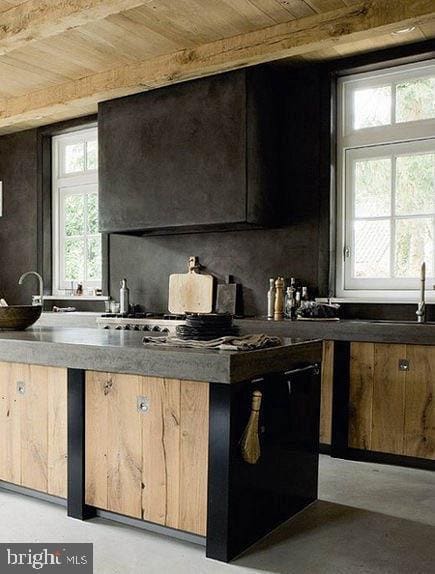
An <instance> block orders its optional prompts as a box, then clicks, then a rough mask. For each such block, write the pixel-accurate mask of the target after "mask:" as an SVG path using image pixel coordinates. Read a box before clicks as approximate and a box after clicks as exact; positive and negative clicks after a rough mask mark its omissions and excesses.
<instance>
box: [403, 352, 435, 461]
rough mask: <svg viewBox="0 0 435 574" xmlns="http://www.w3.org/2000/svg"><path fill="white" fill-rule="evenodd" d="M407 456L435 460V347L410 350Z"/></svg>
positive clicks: (407, 375)
mask: <svg viewBox="0 0 435 574" xmlns="http://www.w3.org/2000/svg"><path fill="white" fill-rule="evenodd" d="M406 356H407V359H408V361H409V371H407V372H406V389H405V436H404V454H405V455H407V456H413V457H422V458H428V459H432V460H434V459H435V347H427V346H420V345H408V346H407V355H406Z"/></svg>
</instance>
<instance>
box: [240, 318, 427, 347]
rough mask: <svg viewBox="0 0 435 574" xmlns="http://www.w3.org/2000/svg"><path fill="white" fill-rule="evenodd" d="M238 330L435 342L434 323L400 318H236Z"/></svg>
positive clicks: (403, 341) (417, 343)
mask: <svg viewBox="0 0 435 574" xmlns="http://www.w3.org/2000/svg"><path fill="white" fill-rule="evenodd" d="M236 324H237V325H239V327H240V330H241V333H242V334H244V333H254V332H255V333H267V334H268V335H276V336H278V337H301V338H316V339H324V340H333V341H360V342H369V343H371V342H374V343H404V344H416V345H435V323H423V324H419V323H417V322H416V321H415V322H406V321H403V322H400V321H369V320H340V321H289V320H284V321H268V320H267V319H265V318H263V319H240V320H238V321H236Z"/></svg>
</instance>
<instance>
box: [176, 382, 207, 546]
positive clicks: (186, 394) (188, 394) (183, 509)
mask: <svg viewBox="0 0 435 574" xmlns="http://www.w3.org/2000/svg"><path fill="white" fill-rule="evenodd" d="M180 417H181V419H180V425H181V442H180V522H179V528H180V529H181V530H187V531H188V532H194V533H196V534H201V535H202V536H205V534H206V529H207V479H208V419H209V386H208V385H205V384H203V383H194V382H188V381H182V382H181V407H180Z"/></svg>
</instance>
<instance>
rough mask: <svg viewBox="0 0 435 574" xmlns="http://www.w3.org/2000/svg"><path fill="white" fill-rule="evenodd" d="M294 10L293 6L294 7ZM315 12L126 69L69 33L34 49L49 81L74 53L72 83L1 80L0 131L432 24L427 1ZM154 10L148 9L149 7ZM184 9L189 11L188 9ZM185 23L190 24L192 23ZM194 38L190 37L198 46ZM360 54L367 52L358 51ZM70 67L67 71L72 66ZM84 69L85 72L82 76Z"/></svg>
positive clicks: (175, 43) (377, 0)
mask: <svg viewBox="0 0 435 574" xmlns="http://www.w3.org/2000/svg"><path fill="white" fill-rule="evenodd" d="M288 4H289V3H288V2H282V3H281V7H282V6H284V5H285V6H287V5H288ZM294 4H295V5H296V2H294ZM317 5H320V2H316V3H315V2H314V0H313V6H314V8H313V7H311V6H309V5H308V4H307V3H305V2H304V3H302V2H300V3H298V6H299V7H302V6H304V15H303V16H302V17H299V18H297V19H294V15H293V13H292V7H291V6H290V8H289V19H290V20H289V21H288V22H280V23H278V24H274V25H270V26H267V25H266V24H265V25H264V27H261V28H259V27H258V24H256V25H254V27H253V28H250V29H249V31H247V32H242V33H240V32H238V31H236V29H234V32H233V35H231V32H228V31H226V32H225V34H226V36H225V35H224V36H222V34H219V32H216V33H215V34H214V37H213V33H212V34H210V32H209V34H208V35H207V34H205V35H204V38H203V39H202V43H200V44H198V39H197V41H196V43H195V41H194V40H192V37H195V35H194V34H192V30H190V32H191V33H190V40H189V39H184V40H177V39H176V37H174V36H172V37H171V38H169V40H172V44H171V42H169V44H168V38H166V39H165V40H164V41H163V43H164V47H163V46H162V45H161V47H160V48H159V47H157V49H156V48H155V46H153V47H152V48H150V49H149V55H148V56H147V55H144V54H142V55H141V58H140V59H139V60H138V59H137V57H135V51H134V49H133V48H132V49H131V51H130V55H127V57H125V58H124V59H123V60H124V61H120V56H119V54H120V50H117V49H116V48H112V51H111V52H109V53H108V52H107V42H103V45H104V46H105V48H103V46H102V45H99V46H98V48H99V49H97V50H96V49H95V37H94V39H90V36H92V33H90V36H89V35H88V37H82V34H81V32H77V31H75V30H72V31H69V32H67V33H65V34H62V35H60V36H58V37H56V41H55V42H54V43H53V45H51V44H50V47H49V48H47V46H44V42H43V41H40V42H37V43H36V46H38V49H39V50H40V51H41V52H40V54H41V55H42V54H45V55H46V54H47V53H49V54H50V58H49V59H50V60H52V58H53V52H55V53H56V57H57V58H59V59H60V60H58V62H57V64H56V66H55V68H54V69H53V70H52V71H51V73H58V72H59V70H62V69H64V67H66V66H67V65H68V64H67V62H66V61H65V60H67V57H68V56H67V55H68V53H69V52H70V50H71V49H72V48H71V46H74V50H75V51H76V52H75V54H74V58H75V61H76V62H78V63H79V66H77V65H76V68H75V70H73V68H71V71H68V74H66V75H69V76H70V79H65V81H56V80H54V79H53V80H51V81H49V83H50V85H48V82H47V81H46V80H44V82H42V83H41V78H42V77H43V76H42V75H41V73H39V74H38V73H35V71H34V72H33V76H34V82H35V83H34V84H33V86H36V85H38V88H36V87H33V88H29V89H30V90H31V91H30V92H29V89H27V90H25V91H23V89H22V88H21V89H20V87H19V84H18V86H17V82H16V81H15V80H14V79H13V77H11V76H9V78H8V77H6V78H5V89H6V90H7V91H8V92H9V95H7V94H5V97H4V99H3V100H0V129H3V131H11V130H13V129H17V128H18V127H20V128H23V126H26V127H30V126H31V125H32V126H34V125H38V123H39V125H41V124H43V123H47V118H52V117H54V116H56V117H57V119H61V117H63V119H65V118H67V117H75V116H77V115H80V112H79V110H80V109H85V108H86V110H87V113H91V111H95V110H96V103H97V102H99V101H102V100H105V99H111V98H116V97H119V96H122V95H128V94H132V93H137V92H140V91H144V90H147V89H153V88H156V87H159V86H164V85H168V84H172V83H175V82H181V81H184V80H188V79H192V78H198V77H201V76H205V75H211V74H215V73H218V72H223V71H229V70H233V69H236V68H240V67H244V66H248V65H255V64H260V63H264V62H269V61H273V60H279V59H283V58H304V57H305V56H306V55H309V54H312V53H313V52H317V54H319V53H321V52H322V51H326V52H327V53H328V51H330V50H331V49H332V50H336V49H337V48H338V47H340V46H341V45H343V46H345V45H349V44H351V43H353V42H364V41H365V40H370V39H371V38H376V37H378V36H380V35H384V36H385V37H386V36H387V35H388V34H390V33H391V32H392V31H394V30H395V29H397V28H398V27H404V26H411V25H412V26H416V27H418V28H419V29H421V27H422V26H428V28H427V29H428V30H429V32H428V33H429V34H430V33H431V32H430V30H432V27H431V23H432V22H433V21H434V19H435V14H434V6H433V0H397V1H396V2H391V3H388V5H386V4H385V1H384V0H366V1H361V2H359V3H357V4H354V3H352V4H351V5H350V6H343V7H340V8H338V9H332V10H329V11H327V12H322V13H320V14H316V13H315V10H319V7H318V6H317ZM324 5H325V6H327V7H328V8H329V7H330V6H335V5H336V3H334V2H330V3H329V4H326V3H325V4H324ZM185 6H189V3H185ZM152 7H153V9H154V4H153V6H152ZM190 7H191V8H192V5H191V6H190ZM294 11H295V10H294V9H293V12H294ZM198 12H201V11H198V10H196V13H197V15H196V18H198ZM307 13H309V14H311V15H307ZM125 14H127V17H126V18H124V19H123V18H121V17H122V16H123V15H119V17H120V20H118V21H117V24H115V25H118V23H119V22H120V21H122V22H123V23H124V24H125V22H126V21H128V22H129V23H128V24H127V27H128V28H129V29H130V31H132V30H131V28H130V26H131V27H133V28H134V34H138V35H141V37H144V36H145V37H146V35H147V34H148V36H149V34H150V33H152V32H150V31H148V32H145V31H144V29H143V28H142V27H141V24H139V23H138V24H137V25H135V24H134V22H136V20H135V18H136V11H135V10H131V11H129V12H127V13H125ZM232 14H233V13H232ZM233 17H234V14H233ZM110 18H112V17H110ZM114 18H118V16H114ZM170 18H171V11H170V10H169V11H167V12H166V20H165V21H164V22H162V21H160V27H159V22H156V23H155V24H153V26H154V30H153V32H154V34H157V35H155V36H154V38H155V43H157V44H158V43H159V42H160V41H161V40H162V39H161V36H162V34H163V30H164V29H165V28H166V27H167V24H168V20H170ZM291 18H293V19H291ZM139 21H141V22H142V25H143V21H144V19H143V18H142V20H140V18H139V19H138V22H139ZM191 22H195V19H194V17H192V20H191ZM218 22H219V21H216V22H215V21H213V23H212V24H211V25H210V24H209V25H208V28H207V26H205V27H204V28H202V29H203V30H205V29H208V30H210V29H211V30H212V31H214V26H218ZM195 24H196V22H195ZM230 24H231V20H230ZM172 25H173V26H174V27H175V28H177V27H178V29H179V28H180V27H183V26H184V28H186V27H187V28H189V25H188V24H187V22H186V15H185V14H184V15H183V14H179V15H178V17H177V19H176V21H175V22H173V23H172ZM191 25H193V24H191ZM203 26H204V24H203ZM229 29H231V27H230V28H229ZM134 34H133V33H128V34H125V38H126V39H129V38H132V37H133V36H134ZM198 36H199V35H198V34H196V38H198ZM396 40H397V39H396ZM393 41H394V40H393ZM401 41H402V42H403V40H401ZM398 42H400V40H398ZM171 45H172V48H171ZM363 49H369V48H367V47H365V48H364V47H363ZM17 52H20V51H17ZM23 52H26V51H23ZM15 53H16V52H14V54H15ZM21 59H22V60H24V63H23V64H22V65H25V62H26V60H27V56H26V54H24V58H21ZM40 61H41V58H40ZM62 62H64V63H62ZM99 62H100V63H99ZM20 65H21V64H20ZM68 67H69V68H70V67H71V65H69V66H68ZM80 67H81V69H80ZM84 67H85V68H86V69H87V71H86V72H85V71H84ZM92 67H94V70H95V71H94V72H92V71H91V68H92ZM0 69H1V61H0ZM31 73H32V72H31V71H30V70H28V71H27V72H25V73H23V74H21V76H22V77H23V78H24V81H26V82H27V81H28V80H27V79H26V78H27V76H29V74H31ZM71 75H72V76H73V78H71ZM8 86H9V87H8ZM33 90H35V91H33ZM36 90H37V91H36ZM17 91H18V94H17ZM14 93H15V95H13V94H14ZM92 109H93V110H92ZM14 126H15V128H14Z"/></svg>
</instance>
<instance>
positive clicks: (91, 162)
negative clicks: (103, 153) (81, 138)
mask: <svg viewBox="0 0 435 574" xmlns="http://www.w3.org/2000/svg"><path fill="white" fill-rule="evenodd" d="M86 146H87V147H86V151H87V157H86V169H97V166H98V147H97V142H96V141H94V142H88V143H87V144H86Z"/></svg>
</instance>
